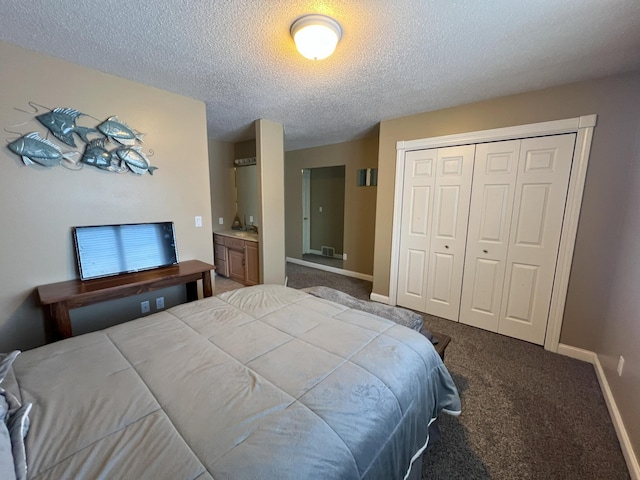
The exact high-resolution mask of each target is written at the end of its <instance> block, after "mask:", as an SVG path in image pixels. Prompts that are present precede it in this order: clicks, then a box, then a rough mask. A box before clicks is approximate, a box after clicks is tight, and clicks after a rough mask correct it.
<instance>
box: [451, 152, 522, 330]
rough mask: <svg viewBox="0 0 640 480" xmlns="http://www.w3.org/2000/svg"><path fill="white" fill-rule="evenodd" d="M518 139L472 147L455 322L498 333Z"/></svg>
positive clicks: (514, 184)
mask: <svg viewBox="0 0 640 480" xmlns="http://www.w3.org/2000/svg"><path fill="white" fill-rule="evenodd" d="M520 142H521V141H520V140H512V141H507V142H494V143H481V144H478V145H477V146H476V157H475V165H474V173H473V183H472V194H471V209H470V212H469V228H468V234H467V252H466V257H465V267H464V268H465V270H464V281H463V285H462V301H461V308H460V322H461V323H465V324H467V325H473V326H474V327H479V328H483V329H485V330H491V331H492V332H497V331H498V321H499V318H500V307H501V303H500V301H501V299H502V287H503V285H504V271H505V261H506V258H507V248H508V244H509V232H510V228H509V227H510V222H511V212H512V209H513V198H514V192H515V187H516V177H517V173H518V158H519V155H520Z"/></svg>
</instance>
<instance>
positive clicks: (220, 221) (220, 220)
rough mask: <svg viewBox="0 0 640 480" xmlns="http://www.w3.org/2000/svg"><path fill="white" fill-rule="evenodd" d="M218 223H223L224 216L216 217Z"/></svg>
mask: <svg viewBox="0 0 640 480" xmlns="http://www.w3.org/2000/svg"><path fill="white" fill-rule="evenodd" d="M218 223H219V224H220V225H222V224H224V218H222V217H220V218H218Z"/></svg>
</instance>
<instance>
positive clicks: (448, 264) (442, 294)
mask: <svg viewBox="0 0 640 480" xmlns="http://www.w3.org/2000/svg"><path fill="white" fill-rule="evenodd" d="M474 152H475V145H464V146H460V147H449V148H439V149H438V155H437V162H436V178H435V190H434V198H433V220H432V222H431V223H432V225H431V247H430V249H429V269H428V274H427V304H426V309H425V312H427V313H429V314H431V315H436V316H438V317H442V318H447V319H449V320H454V321H456V322H457V321H458V314H459V312H460V295H461V291H462V271H463V269H464V252H465V246H466V243H467V225H468V221H469V201H470V199H471V180H472V176H473V156H474Z"/></svg>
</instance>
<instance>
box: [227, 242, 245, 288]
mask: <svg viewBox="0 0 640 480" xmlns="http://www.w3.org/2000/svg"><path fill="white" fill-rule="evenodd" d="M227 253H228V255H227V259H228V260H227V261H228V267H229V278H231V279H232V280H235V281H236V282H240V283H243V284H244V252H243V251H242V250H240V251H238V250H231V249H229V250H228V251H227Z"/></svg>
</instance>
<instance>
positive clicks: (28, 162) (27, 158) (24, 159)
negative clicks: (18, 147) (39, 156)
mask: <svg viewBox="0 0 640 480" xmlns="http://www.w3.org/2000/svg"><path fill="white" fill-rule="evenodd" d="M22 161H23V162H24V164H25V165H27V166H29V165H33V164H34V163H35V162H34V161H33V160H31V159H30V158H29V157H26V156H24V155H22Z"/></svg>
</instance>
